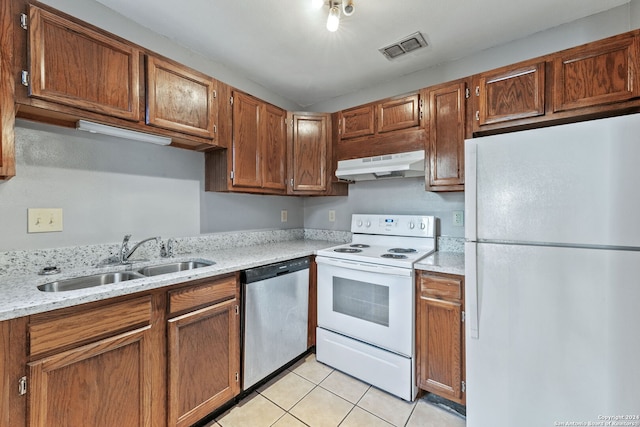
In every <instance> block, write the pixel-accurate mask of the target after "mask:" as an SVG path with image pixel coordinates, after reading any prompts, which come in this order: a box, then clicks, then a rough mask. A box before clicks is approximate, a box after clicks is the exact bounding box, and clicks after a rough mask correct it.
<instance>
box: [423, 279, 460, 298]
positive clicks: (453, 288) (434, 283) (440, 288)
mask: <svg viewBox="0 0 640 427" xmlns="http://www.w3.org/2000/svg"><path fill="white" fill-rule="evenodd" d="M420 293H421V294H424V295H428V296H434V297H440V298H447V299H456V300H459V299H462V280H460V279H455V278H452V277H438V276H426V275H423V276H421V279H420Z"/></svg>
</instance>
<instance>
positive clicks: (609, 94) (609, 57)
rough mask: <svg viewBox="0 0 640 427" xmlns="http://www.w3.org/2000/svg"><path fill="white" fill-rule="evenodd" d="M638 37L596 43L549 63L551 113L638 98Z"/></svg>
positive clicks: (574, 50) (562, 55)
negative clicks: (551, 85)
mask: <svg viewBox="0 0 640 427" xmlns="http://www.w3.org/2000/svg"><path fill="white" fill-rule="evenodd" d="M638 45H639V43H638V38H637V37H630V36H628V35H627V36H625V37H624V38H622V39H620V40H614V41H611V40H609V41H607V42H596V43H591V44H588V45H585V46H581V47H578V48H575V49H570V50H567V51H564V52H561V53H560V54H559V55H557V56H556V57H555V58H554V60H553V72H554V75H553V95H554V98H553V107H554V111H563V110H571V109H575V108H582V107H590V106H594V105H601V104H610V103H614V102H621V101H626V100H628V99H631V98H634V97H637V96H639V95H640V82H639V81H638V80H639V78H638V70H637V61H638V48H639V47H638Z"/></svg>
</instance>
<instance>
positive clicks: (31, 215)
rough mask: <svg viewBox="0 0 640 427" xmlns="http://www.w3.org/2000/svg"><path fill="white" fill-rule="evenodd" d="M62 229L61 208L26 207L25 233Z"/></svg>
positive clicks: (49, 231)
mask: <svg viewBox="0 0 640 427" xmlns="http://www.w3.org/2000/svg"><path fill="white" fill-rule="evenodd" d="M55 231H62V208H51V209H34V208H31V209H27V233H51V232H55Z"/></svg>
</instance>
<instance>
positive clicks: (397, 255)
mask: <svg viewBox="0 0 640 427" xmlns="http://www.w3.org/2000/svg"><path fill="white" fill-rule="evenodd" d="M380 256H381V257H382V258H391V259H407V256H406V255H402V254H382V255H380Z"/></svg>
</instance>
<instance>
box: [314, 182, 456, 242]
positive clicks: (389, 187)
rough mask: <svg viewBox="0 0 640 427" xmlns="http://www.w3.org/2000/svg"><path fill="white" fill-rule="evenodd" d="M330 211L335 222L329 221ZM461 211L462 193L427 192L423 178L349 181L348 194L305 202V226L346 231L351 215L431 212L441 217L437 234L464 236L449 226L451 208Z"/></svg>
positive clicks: (430, 213) (423, 213)
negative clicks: (347, 195)
mask: <svg viewBox="0 0 640 427" xmlns="http://www.w3.org/2000/svg"><path fill="white" fill-rule="evenodd" d="M329 210H335V211H336V221H335V222H329ZM456 210H464V193H460V192H457V193H430V192H427V191H425V190H424V178H404V179H398V178H391V179H386V180H385V179H381V180H379V181H361V182H357V183H354V184H351V185H350V187H349V197H348V198H347V197H309V198H307V199H306V200H305V202H304V226H305V227H306V228H320V229H327V230H349V228H350V227H351V214H354V213H365V214H389V213H393V214H407V215H415V214H419V215H434V216H436V217H438V218H439V219H440V230H439V235H441V236H451V237H464V227H457V226H456V227H454V226H453V225H452V218H453V211H456Z"/></svg>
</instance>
